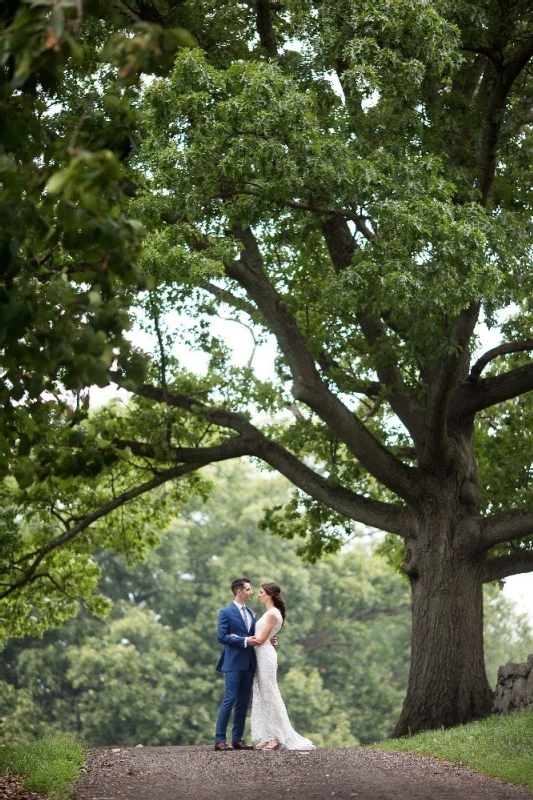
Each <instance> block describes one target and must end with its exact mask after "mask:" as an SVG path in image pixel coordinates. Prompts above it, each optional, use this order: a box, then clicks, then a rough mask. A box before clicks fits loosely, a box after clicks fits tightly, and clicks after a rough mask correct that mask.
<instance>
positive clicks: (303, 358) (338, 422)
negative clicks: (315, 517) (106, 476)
mask: <svg viewBox="0 0 533 800" xmlns="http://www.w3.org/2000/svg"><path fill="white" fill-rule="evenodd" d="M234 233H235V234H236V235H237V236H238V237H239V238H240V239H241V241H242V242H243V246H244V249H243V251H242V253H241V258H240V259H239V260H237V261H234V262H233V263H232V264H230V265H229V266H228V267H226V274H227V275H228V277H230V278H233V279H234V280H236V281H237V282H238V283H239V284H240V285H241V286H242V287H243V288H244V289H245V290H246V292H247V294H248V296H249V297H250V298H251V299H252V300H253V302H254V303H255V304H256V305H257V307H258V308H259V309H260V311H261V313H262V314H263V318H264V320H265V322H266V324H267V325H268V327H269V329H270V331H271V332H272V333H273V334H274V336H275V337H276V339H277V342H278V346H279V348H280V350H281V352H282V353H283V355H284V357H285V361H286V363H287V365H288V367H289V369H290V370H291V373H292V378H293V395H294V398H295V399H296V400H300V401H302V402H303V403H305V404H306V405H307V406H309V408H311V409H312V410H313V411H314V412H315V413H316V414H317V415H318V416H319V417H320V418H321V419H322V420H323V421H324V422H326V423H327V424H328V425H329V426H330V427H331V429H332V430H333V431H334V432H335V433H336V434H337V436H338V437H339V439H340V440H341V441H343V442H344V443H345V444H346V446H347V447H348V449H349V450H350V451H351V452H352V453H353V455H355V457H356V458H357V459H358V460H359V461H360V463H361V464H362V465H363V466H364V467H365V469H367V470H368V471H369V472H370V473H371V474H372V475H373V476H374V477H375V478H376V479H377V480H378V481H380V482H381V483H383V484H384V485H385V486H387V487H388V488H389V489H391V490H392V491H393V492H395V493H396V494H398V495H399V496H400V497H402V498H403V499H404V500H408V499H413V498H414V497H415V496H416V495H417V481H416V470H414V469H413V468H411V467H408V466H406V465H405V464H403V463H402V462H401V461H399V460H398V459H397V458H396V457H395V456H394V455H393V454H392V453H391V452H390V451H389V450H387V448H386V447H384V446H383V445H382V444H381V443H380V442H378V440H377V439H376V438H375V437H374V436H373V435H372V434H371V433H370V431H369V430H368V429H367V428H366V427H365V426H364V425H363V423H362V422H361V421H360V420H359V419H358V418H357V417H356V416H355V415H354V414H353V412H352V411H350V410H349V409H348V408H347V407H346V406H345V405H344V404H343V403H342V401H341V400H340V399H339V398H338V397H337V396H336V395H334V394H333V393H332V392H331V391H330V390H329V389H328V388H327V386H326V385H325V384H324V382H323V380H322V379H321V377H320V375H319V373H318V371H317V368H316V366H315V362H314V359H313V356H312V355H311V353H310V351H309V348H308V346H307V343H306V341H305V339H304V337H303V335H302V333H301V331H300V329H299V327H298V325H297V323H296V320H295V319H294V317H293V316H292V314H291V313H290V311H289V309H288V307H287V306H286V304H285V303H284V301H283V299H282V298H281V296H280V295H279V294H278V293H277V291H276V290H275V289H274V287H273V286H272V285H271V283H270V282H269V281H268V278H267V276H266V274H265V272H264V269H263V261H262V257H261V253H260V251H259V247H258V245H257V242H256V240H255V237H254V235H253V233H252V231H251V230H250V229H249V228H247V229H245V230H244V229H235V231H234Z"/></svg>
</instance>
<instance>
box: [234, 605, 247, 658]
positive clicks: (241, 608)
mask: <svg viewBox="0 0 533 800" xmlns="http://www.w3.org/2000/svg"><path fill="white" fill-rule="evenodd" d="M233 602H234V603H235V605H236V606H237V608H238V609H239V611H240V614H241V617H242V618H243V622H244V617H245V615H246V619H247V620H248V621H247V622H246V623H245V625H246V630H247V631H248V633H249V632H250V628H251V626H252V621H251V619H250V618H249V617H248V616H247V615H248V614H250V613H251V612H250V611H249V609H248V608H246V606H245V605H243V604H242V603H238V602H237V601H236V600H234V601H233ZM243 609H244V614H243ZM244 646H245V647H247V646H248V642H247V641H246V636H245V637H244Z"/></svg>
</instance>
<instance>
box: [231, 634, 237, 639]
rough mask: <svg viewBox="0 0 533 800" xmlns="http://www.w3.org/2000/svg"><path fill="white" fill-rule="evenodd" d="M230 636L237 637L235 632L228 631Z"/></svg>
mask: <svg viewBox="0 0 533 800" xmlns="http://www.w3.org/2000/svg"><path fill="white" fill-rule="evenodd" d="M230 636H233V637H234V638H235V639H238V638H239V637H238V636H237V634H236V633H230Z"/></svg>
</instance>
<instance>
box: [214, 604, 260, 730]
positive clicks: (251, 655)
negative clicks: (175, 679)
mask: <svg viewBox="0 0 533 800" xmlns="http://www.w3.org/2000/svg"><path fill="white" fill-rule="evenodd" d="M245 613H247V614H248V617H249V620H250V628H249V629H247V628H246V625H245V624H244V619H243V617H242V614H241V611H240V609H239V608H238V607H237V606H236V605H235V603H231V604H230V605H229V606H226V608H223V609H222V610H221V611H220V612H219V615H218V634H217V638H218V641H219V642H220V643H221V644H223V645H224V652H223V653H222V655H221V657H220V661H219V662H218V664H217V670H218V672H223V673H224V674H225V676H226V688H225V690H224V697H223V699H222V704H221V706H220V711H219V714H218V720H217V728H216V733H215V741H216V742H225V741H226V728H227V727H228V722H229V718H230V716H231V711H232V709H233V708H234V707H235V710H234V712H233V730H232V736H231V741H232V742H238V741H240V740H241V739H242V737H243V735H244V724H245V722H246V713H247V711H248V706H249V704H250V697H251V694H252V684H253V680H254V672H255V663H256V662H255V652H254V648H253V647H245V641H244V640H245V639H246V637H247V636H253V635H254V633H255V616H253V613H252V612H251V611H250V609H248V608H247V609H246V612H245ZM232 633H233V634H236V635H235V636H231V634H232Z"/></svg>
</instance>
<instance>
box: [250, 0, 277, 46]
mask: <svg viewBox="0 0 533 800" xmlns="http://www.w3.org/2000/svg"><path fill="white" fill-rule="evenodd" d="M270 12H271V4H270V0H256V3H255V20H256V26H257V32H258V34H259V41H260V42H261V46H262V47H264V48H265V50H266V51H267V52H268V54H269V55H270V56H271V57H272V58H277V55H278V48H277V45H276V37H275V35H274V29H273V27H272V15H271V13H270Z"/></svg>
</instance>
